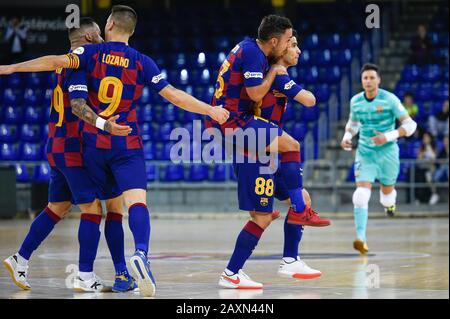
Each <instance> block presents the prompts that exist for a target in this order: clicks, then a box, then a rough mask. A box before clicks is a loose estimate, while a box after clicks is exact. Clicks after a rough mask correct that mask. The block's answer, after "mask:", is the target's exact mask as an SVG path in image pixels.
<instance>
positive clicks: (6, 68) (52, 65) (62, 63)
mask: <svg viewBox="0 0 450 319" xmlns="http://www.w3.org/2000/svg"><path fill="white" fill-rule="evenodd" d="M74 63H75V62H74V60H73V59H72V58H71V56H70V55H67V54H64V55H46V56H43V57H40V58H37V59H33V60H29V61H25V62H21V63H16V64H10V65H0V75H6V74H11V73H16V72H45V71H55V70H56V69H59V68H70V67H72V66H73V65H74Z"/></svg>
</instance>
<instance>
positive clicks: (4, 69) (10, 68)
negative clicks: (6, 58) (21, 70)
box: [0, 65, 14, 75]
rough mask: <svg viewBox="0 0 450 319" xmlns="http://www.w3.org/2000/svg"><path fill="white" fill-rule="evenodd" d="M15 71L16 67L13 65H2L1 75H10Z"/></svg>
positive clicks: (0, 67) (0, 66) (0, 68)
mask: <svg viewBox="0 0 450 319" xmlns="http://www.w3.org/2000/svg"><path fill="white" fill-rule="evenodd" d="M11 73H14V67H13V66H12V65H0V75H8V74H11Z"/></svg>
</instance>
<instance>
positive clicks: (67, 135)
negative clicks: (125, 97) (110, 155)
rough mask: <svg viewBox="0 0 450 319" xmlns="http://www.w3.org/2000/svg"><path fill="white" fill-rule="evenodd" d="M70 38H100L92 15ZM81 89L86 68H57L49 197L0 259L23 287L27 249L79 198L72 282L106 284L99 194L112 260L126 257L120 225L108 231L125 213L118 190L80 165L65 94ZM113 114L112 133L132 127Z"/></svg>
mask: <svg viewBox="0 0 450 319" xmlns="http://www.w3.org/2000/svg"><path fill="white" fill-rule="evenodd" d="M69 40H70V43H71V50H73V49H75V48H77V47H79V46H81V45H84V44H87V43H101V42H102V41H103V39H102V38H101V36H100V29H99V27H98V25H97V24H96V23H95V22H94V21H93V20H92V19H90V18H82V19H80V28H78V29H75V28H74V29H71V30H69ZM83 90H87V87H86V79H85V76H84V74H82V73H78V74H75V73H74V72H73V70H68V69H61V70H58V71H57V86H56V88H55V89H54V93H53V98H52V105H51V106H52V107H51V111H50V121H49V124H48V125H49V136H48V140H47V147H46V149H47V158H48V162H49V164H50V167H51V176H50V184H49V203H48V205H47V207H46V208H45V209H44V211H43V212H42V213H41V214H39V215H38V216H37V217H36V218H35V220H34V221H33V223H32V224H31V227H30V230H29V232H28V234H27V236H26V238H25V240H24V242H23V243H22V245H21V247H20V249H19V251H18V252H17V253H16V254H14V255H12V256H10V257H8V258H7V259H5V260H4V261H3V263H4V265H5V267H6V268H7V269H8V271H9V273H10V275H11V278H12V279H13V282H14V283H15V284H16V285H17V286H19V287H20V288H22V289H24V290H29V289H31V286H30V284H29V283H28V280H27V277H28V261H29V259H30V257H31V254H32V253H33V252H34V251H35V250H36V249H37V248H38V247H39V245H40V244H41V243H42V242H43V241H44V239H45V238H47V237H48V236H49V234H50V232H51V231H52V229H53V228H54V226H55V224H56V223H58V222H59V221H60V220H61V219H62V218H63V217H64V215H66V213H67V212H68V211H69V209H70V208H71V206H72V204H71V201H72V202H73V203H74V204H77V205H78V206H79V207H80V209H81V211H82V214H81V221H80V227H79V232H78V239H79V243H80V256H79V257H80V259H79V263H80V264H79V272H78V276H77V278H76V279H75V282H74V288H75V289H76V290H79V291H102V290H103V289H105V286H104V284H103V281H102V280H101V279H100V278H99V277H97V276H96V275H95V273H94V272H93V264H94V260H95V256H96V253H97V248H98V243H99V239H100V231H99V224H100V220H101V215H102V213H101V206H100V203H99V201H98V200H96V196H97V194H98V195H100V198H101V199H108V200H107V201H106V208H107V211H108V214H107V217H106V225H105V237H106V240H107V242H108V247H109V249H110V251H111V255H112V257H113V260H114V261H115V262H116V260H118V259H119V260H120V259H123V262H125V257H124V248H123V230H122V237H119V236H118V231H115V232H114V233H113V232H112V230H116V229H118V228H120V229H122V226H121V224H120V225H119V224H118V223H117V221H118V220H119V219H121V216H122V215H123V206H122V197H121V196H120V195H121V194H120V192H118V191H116V190H114V188H113V186H112V185H111V187H107V188H106V190H105V192H104V193H103V194H99V193H98V192H97V189H96V186H95V185H94V184H93V182H92V181H91V179H90V177H89V175H88V173H87V171H86V169H85V168H84V167H83V160H82V155H81V142H80V136H79V131H80V130H79V127H80V124H81V122H80V120H79V118H78V117H76V116H74V115H73V114H72V112H71V109H70V103H69V99H71V98H78V97H79V95H80V92H83ZM115 119H116V118H110V119H109V120H108V121H107V122H106V125H105V129H107V130H108V131H109V132H111V133H113V134H115V135H123V136H126V135H127V134H128V133H129V130H130V128H129V127H127V126H121V125H118V124H116V123H115ZM121 256H122V257H121ZM125 271H126V266H125ZM122 275H123V274H122ZM116 279H117V278H116ZM134 287H135V283H134V280H133V279H132V278H131V277H130V278H128V280H127V283H126V287H124V283H123V282H122V280H118V279H117V280H116V282H115V283H114V287H113V289H114V290H115V291H125V290H131V289H134Z"/></svg>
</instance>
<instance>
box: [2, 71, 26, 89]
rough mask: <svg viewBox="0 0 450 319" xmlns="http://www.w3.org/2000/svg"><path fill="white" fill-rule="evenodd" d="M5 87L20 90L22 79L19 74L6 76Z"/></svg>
mask: <svg viewBox="0 0 450 319" xmlns="http://www.w3.org/2000/svg"><path fill="white" fill-rule="evenodd" d="M6 86H7V87H10V88H18V89H20V88H22V86H23V79H22V74H21V73H12V74H10V75H8V76H7V79H6Z"/></svg>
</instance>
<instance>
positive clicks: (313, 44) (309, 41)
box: [303, 33, 320, 50]
mask: <svg viewBox="0 0 450 319" xmlns="http://www.w3.org/2000/svg"><path fill="white" fill-rule="evenodd" d="M303 47H304V48H305V49H308V50H315V49H319V47H320V42H319V35H318V34H317V33H312V34H309V35H307V36H306V37H305V40H304V41H303Z"/></svg>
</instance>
